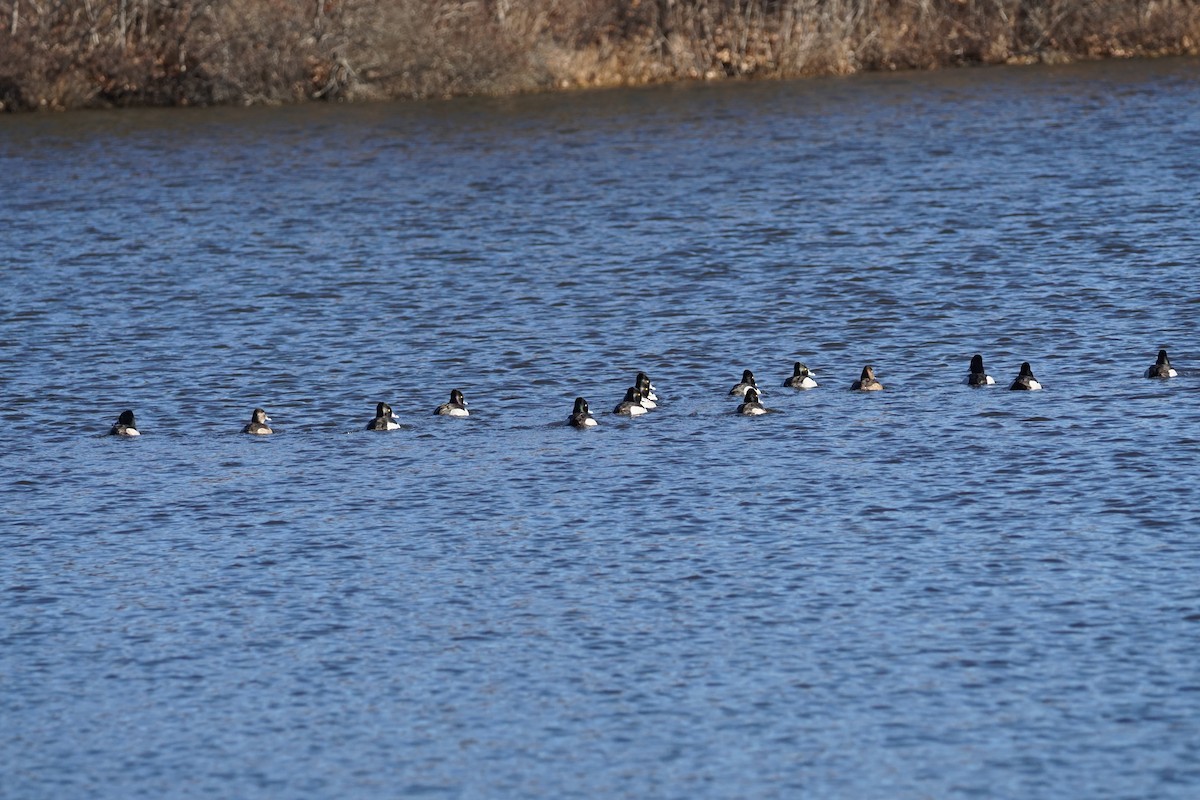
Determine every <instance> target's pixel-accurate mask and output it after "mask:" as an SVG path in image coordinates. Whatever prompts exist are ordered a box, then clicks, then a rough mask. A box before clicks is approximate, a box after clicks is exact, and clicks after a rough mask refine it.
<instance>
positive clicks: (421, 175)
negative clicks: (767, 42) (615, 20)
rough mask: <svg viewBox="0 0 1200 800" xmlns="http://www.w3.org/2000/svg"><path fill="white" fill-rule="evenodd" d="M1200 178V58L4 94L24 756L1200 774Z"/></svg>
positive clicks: (124, 769)
mask: <svg viewBox="0 0 1200 800" xmlns="http://www.w3.org/2000/svg"><path fill="white" fill-rule="evenodd" d="M1197 186H1200V62H1197V61H1196V60H1161V61H1150V62H1134V63H1102V64H1087V65H1077V66H1067V67H1030V68H1014V69H1007V68H1004V69H986V70H984V69H980V70H971V69H966V70H959V71H952V72H944V73H937V74H899V75H869V76H862V77H856V78H851V79H834V80H811V81H803V82H794V83H770V84H768V83H756V84H740V85H722V86H689V87H682V88H655V89H649V90H640V91H613V92H597V93H586V94H571V95H554V96H541V97H522V98H515V99H480V100H456V101H452V102H428V103H406V104H384V105H365V106H357V107H343V106H309V107H303V108H281V109H217V110H173V111H121V112H112V113H108V112H96V113H86V114H65V115H39V116H22V117H14V116H10V117H4V118H0V215H2V219H3V226H2V227H0V265H2V268H3V269H2V274H0V296H2V303H3V305H2V313H0V396H2V398H3V403H2V409H0V419H3V421H4V423H5V425H6V427H7V430H8V438H7V441H6V443H5V446H4V448H3V452H2V453H0V509H2V511H0V536H2V539H0V544H2V548H0V719H2V720H3V723H2V725H0V795H2V796H4V797H12V798H68V797H112V798H133V797H150V798H159V797H214V796H224V797H241V798H267V797H430V798H440V797H445V798H485V797H487V798H490V797H513V798H533V797H538V798H597V797H629V798H650V797H654V798H699V797H714V798H744V797H756V798H773V797H777V798H794V797H820V798H968V797H980V798H982V797H988V798H991V797H1008V798H1064V797H1107V798H1189V799H1190V798H1194V797H1197V796H1200V581H1198V575H1200V541H1198V535H1200V496H1198V491H1200V433H1198V430H1200V429H1198V427H1197V423H1198V422H1200V341H1198V340H1197V322H1198V320H1200V226H1198V225H1197V220H1200V192H1198V191H1197ZM1160 347H1166V348H1167V349H1168V350H1169V352H1170V354H1171V357H1172V361H1173V363H1174V364H1175V366H1176V368H1177V369H1178V370H1179V372H1180V375H1179V377H1178V378H1176V379H1173V380H1169V381H1148V380H1145V379H1143V378H1141V377H1140V376H1141V374H1142V373H1143V372H1144V370H1145V369H1146V367H1148V366H1149V365H1150V364H1152V363H1153V361H1154V357H1155V354H1156V353H1157V351H1158V349H1159V348H1160ZM976 352H979V353H982V354H983V356H984V358H985V362H986V363H987V365H988V368H989V371H990V372H991V373H992V374H993V375H994V376H995V377H996V379H997V381H998V384H999V385H997V386H994V387H991V388H988V389H981V390H971V389H968V388H967V387H965V386H963V385H962V379H963V378H964V377H965V375H966V372H967V365H968V361H969V360H970V357H971V355H972V354H973V353H976ZM796 360H801V361H804V362H805V363H806V364H808V365H809V366H810V367H812V368H814V369H815V370H816V371H817V373H818V379H819V380H820V381H821V387H820V388H819V389H816V390H813V391H809V392H794V391H791V390H785V389H783V388H782V387H781V385H780V384H781V383H782V381H783V379H784V378H785V377H787V376H788V375H789V374H790V373H791V365H792V362H793V361H796ZM1022 361H1029V362H1031V363H1032V365H1033V369H1034V372H1035V373H1036V375H1037V376H1038V378H1039V379H1040V380H1041V382H1042V383H1043V384H1044V386H1045V390H1044V391H1042V392H1031V393H1030V392H1009V391H1007V390H1006V387H1007V384H1008V383H1009V382H1011V380H1012V379H1013V377H1015V375H1016V373H1017V369H1018V367H1019V365H1020V363H1021V362H1022ZM867 363H871V364H873V365H874V366H875V368H876V372H877V374H878V376H879V378H880V380H881V381H882V382H883V383H884V384H885V385H886V387H887V389H886V390H885V391H884V392H880V393H875V394H866V393H855V392H850V391H848V390H847V387H848V386H849V384H850V383H851V381H853V380H854V379H855V378H856V377H857V376H858V373H859V370H860V369H861V368H862V366H863V365H864V364H867ZM745 368H750V369H752V370H754V372H755V374H756V376H757V377H758V379H759V383H760V384H761V385H763V386H764V388H765V392H764V401H765V403H766V405H767V406H769V407H771V408H775V409H778V410H779V411H780V412H781V413H778V414H772V415H766V416H762V417H756V418H746V417H739V416H737V415H735V414H734V413H733V409H734V407H735V406H736V401H734V400H731V399H730V398H729V397H728V396H727V394H726V392H727V391H728V389H729V387H730V386H731V385H733V384H734V383H735V382H737V380H738V379H739V377H740V375H741V371H742V370H743V369H745ZM638 370H645V371H646V372H647V373H649V375H650V376H651V378H652V379H653V381H654V383H655V385H656V387H657V389H658V394H659V395H660V397H661V404H660V408H659V409H657V410H656V411H653V412H651V413H650V414H649V415H647V416H645V417H643V418H639V419H635V420H628V419H621V418H618V417H615V416H613V415H612V414H611V413H608V412H609V411H610V410H611V408H612V407H613V406H615V405H616V403H617V402H618V401H619V400H620V399H621V397H622V395H623V394H624V391H625V388H626V387H627V386H629V385H630V384H631V383H632V380H633V377H634V375H635V373H636V372H637V371H638ZM455 387H460V388H462V389H463V391H464V393H465V395H466V397H467V400H468V402H469V403H470V407H471V409H472V416H471V417H470V418H468V419H450V418H444V417H434V416H432V415H431V414H430V412H431V410H432V408H433V407H434V406H435V405H437V404H438V403H441V402H444V401H445V399H446V397H447V396H448V394H449V391H450V389H451V388H455ZM577 395H582V396H584V397H586V398H587V399H588V400H589V401H590V403H591V406H592V409H593V411H594V412H595V413H596V415H597V417H598V418H599V422H600V424H599V426H598V427H597V428H596V429H594V430H591V431H576V430H573V429H571V428H569V427H567V426H566V425H564V424H563V423H564V421H565V419H566V417H567V415H568V414H569V412H570V410H571V405H572V401H573V399H574V398H575V397H576V396H577ZM379 401H387V402H389V403H391V405H392V406H393V408H394V409H395V410H396V414H397V416H398V417H399V418H400V421H401V422H402V423H403V425H404V426H405V427H404V428H403V429H402V430H399V431H395V432H392V433H386V434H381V433H369V432H367V431H365V430H363V428H364V426H365V424H366V423H367V421H368V420H370V418H371V417H372V415H373V412H374V405H375V403H376V402H379ZM255 406H263V407H264V408H266V409H267V411H268V412H269V413H270V414H271V416H272V418H273V420H274V423H273V425H274V427H275V429H276V434H275V435H273V436H270V437H262V438H259V437H248V436H242V435H240V434H239V430H240V428H241V426H242V425H243V424H245V422H246V421H247V420H248V418H249V415H250V410H251V409H252V408H253V407H255ZM125 408H132V409H134V410H135V411H136V413H137V418H138V422H139V427H140V428H141V429H142V431H143V434H144V435H143V436H142V437H141V438H140V439H136V440H126V439H119V438H116V437H107V436H104V435H103V434H104V433H105V432H106V431H107V430H108V427H109V426H110V425H111V424H112V422H113V421H114V420H115V419H116V417H117V415H118V413H119V412H120V411H121V410H123V409H125Z"/></svg>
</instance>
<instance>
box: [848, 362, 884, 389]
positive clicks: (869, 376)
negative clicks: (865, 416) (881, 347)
mask: <svg viewBox="0 0 1200 800" xmlns="http://www.w3.org/2000/svg"><path fill="white" fill-rule="evenodd" d="M850 388H851V389H853V390H854V391H856V392H879V391H883V384H882V383H880V382H879V381H877V380H875V368H874V367H872V366H871V365H870V364H868V365H867V366H865V367H863V371H862V374H861V375H859V376H858V380H856V381H855V382H854V383H852V384H850Z"/></svg>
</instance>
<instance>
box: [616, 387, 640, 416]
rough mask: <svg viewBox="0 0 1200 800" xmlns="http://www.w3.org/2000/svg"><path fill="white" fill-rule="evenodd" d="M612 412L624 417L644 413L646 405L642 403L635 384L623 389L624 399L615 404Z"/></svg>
mask: <svg viewBox="0 0 1200 800" xmlns="http://www.w3.org/2000/svg"><path fill="white" fill-rule="evenodd" d="M613 413H614V414H621V415H622V416H626V417H637V416H640V415H642V414H645V413H646V407H645V406H644V405H642V393H641V392H639V391H638V390H637V387H636V386H630V387H629V388H628V389H627V390H626V391H625V399H624V400H622V401H621V402H620V403H618V404H617V407H616V408H614V409H613Z"/></svg>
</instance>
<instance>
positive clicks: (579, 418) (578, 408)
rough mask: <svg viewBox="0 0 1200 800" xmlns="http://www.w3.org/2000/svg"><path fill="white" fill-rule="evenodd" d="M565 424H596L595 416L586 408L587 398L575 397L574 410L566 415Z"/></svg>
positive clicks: (582, 426) (586, 426) (578, 425)
mask: <svg viewBox="0 0 1200 800" xmlns="http://www.w3.org/2000/svg"><path fill="white" fill-rule="evenodd" d="M567 424H568V425H570V426H571V427H572V428H591V427H594V426H595V425H596V418H595V417H593V416H592V412H591V411H589V410H588V404H587V400H584V399H583V398H582V397H576V398H575V410H574V411H572V412H571V416H569V417H567Z"/></svg>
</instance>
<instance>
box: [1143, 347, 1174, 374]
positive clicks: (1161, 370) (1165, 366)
mask: <svg viewBox="0 0 1200 800" xmlns="http://www.w3.org/2000/svg"><path fill="white" fill-rule="evenodd" d="M1178 374H1179V373H1178V372H1176V371H1175V370H1174V369H1172V368H1171V360H1170V359H1169V358H1167V351H1166V350H1159V351H1158V360H1157V361H1155V362H1154V366H1153V367H1150V368H1149V369H1148V370H1146V377H1147V378H1174V377H1176V376H1177V375H1178Z"/></svg>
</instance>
